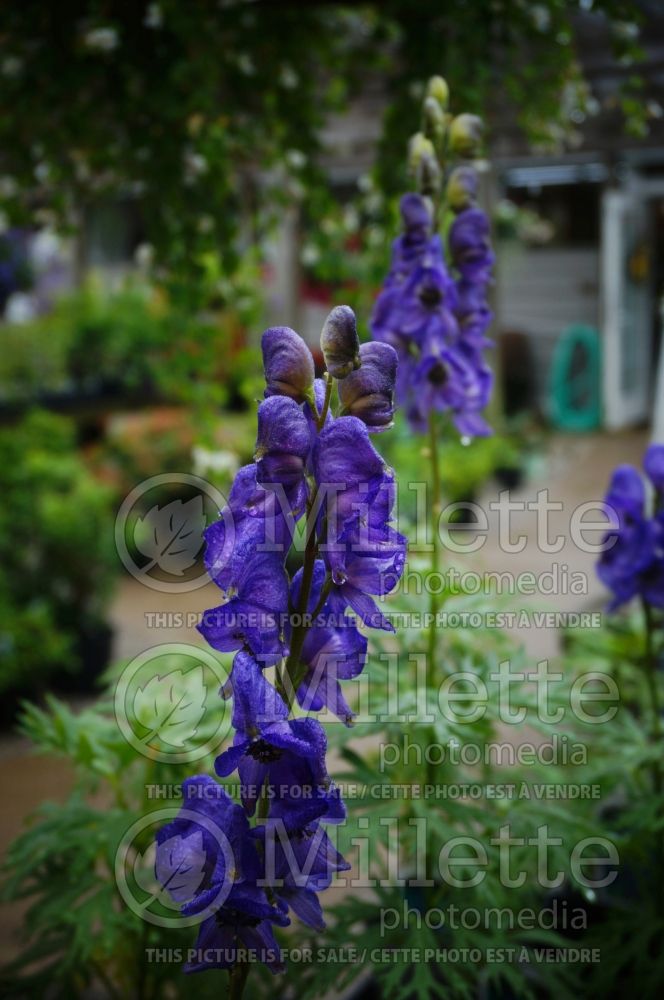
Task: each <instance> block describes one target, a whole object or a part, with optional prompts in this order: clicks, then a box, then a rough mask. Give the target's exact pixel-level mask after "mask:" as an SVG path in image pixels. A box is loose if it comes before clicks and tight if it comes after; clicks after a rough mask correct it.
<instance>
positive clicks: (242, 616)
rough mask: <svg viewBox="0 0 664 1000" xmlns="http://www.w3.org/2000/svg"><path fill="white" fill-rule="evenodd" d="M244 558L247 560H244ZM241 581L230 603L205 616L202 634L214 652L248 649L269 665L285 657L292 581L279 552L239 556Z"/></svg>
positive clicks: (238, 563) (200, 628)
mask: <svg viewBox="0 0 664 1000" xmlns="http://www.w3.org/2000/svg"><path fill="white" fill-rule="evenodd" d="M241 555H244V559H243V560H242V559H241V558H240V556H241ZM236 569H237V581H236V584H235V589H234V591H228V592H229V593H233V594H234V596H231V598H230V600H229V601H227V602H226V603H225V604H220V605H219V606H218V607H216V608H211V609H210V610H209V611H206V612H205V613H204V614H203V619H202V621H201V623H200V624H199V625H198V626H197V628H198V631H199V632H200V633H201V635H202V636H203V637H204V638H205V640H206V641H207V642H208V643H209V644H210V645H211V646H212V648H213V649H218V650H219V651H220V652H222V653H224V652H229V651H230V650H233V649H242V648H243V647H244V646H246V647H247V648H248V649H250V650H251V651H252V653H253V654H254V655H255V656H257V657H260V658H261V659H264V660H265V662H272V663H274V662H276V661H277V660H280V659H281V657H282V656H283V643H282V641H281V631H282V623H283V619H284V616H285V614H286V611H287V609H288V581H287V579H286V573H285V570H284V566H283V557H282V556H281V555H280V554H279V553H278V552H256V551H252V549H251V546H248V548H247V551H246V552H243V553H238V558H237V564H236Z"/></svg>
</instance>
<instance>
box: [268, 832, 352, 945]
mask: <svg viewBox="0 0 664 1000" xmlns="http://www.w3.org/2000/svg"><path fill="white" fill-rule="evenodd" d="M284 834H285V831H284V829H283V826H282V825H281V824H280V823H278V822H276V823H275V822H274V821H272V820H268V821H267V823H266V824H265V826H264V827H259V828H258V829H257V830H256V836H257V837H258V838H259V839H260V840H261V842H262V847H263V855H264V858H265V878H266V879H267V880H268V881H269V883H270V885H272V886H273V892H274V895H275V896H276V897H277V899H278V900H279V901H280V902H281V903H283V904H284V905H285V906H287V907H288V908H289V909H290V910H292V911H293V913H294V914H295V916H296V917H298V918H299V919H300V920H301V921H302V922H303V923H304V924H307V926H309V927H313V928H314V929H315V930H318V931H322V930H324V929H325V921H324V920H323V912H322V910H321V906H320V902H319V900H318V895H317V893H319V892H321V890H323V889H327V888H328V887H329V885H330V884H331V882H332V879H333V877H334V875H335V874H336V873H337V872H340V871H348V870H349V869H350V865H349V864H348V862H347V861H346V860H345V859H344V858H343V857H342V856H341V855H340V854H339V852H338V851H337V850H336V849H335V848H334V846H333V845H332V842H331V841H330V838H329V837H328V835H327V834H326V832H325V830H324V829H323V827H322V826H321V825H320V824H319V823H312V824H311V825H310V826H307V827H305V828H304V829H303V830H300V831H298V833H297V834H296V835H293V834H287V833H286V835H284Z"/></svg>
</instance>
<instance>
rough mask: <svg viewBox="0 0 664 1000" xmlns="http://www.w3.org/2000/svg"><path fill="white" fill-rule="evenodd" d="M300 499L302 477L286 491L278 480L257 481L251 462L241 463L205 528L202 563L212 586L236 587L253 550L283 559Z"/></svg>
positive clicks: (300, 508) (302, 502) (302, 499)
mask: <svg viewBox="0 0 664 1000" xmlns="http://www.w3.org/2000/svg"><path fill="white" fill-rule="evenodd" d="M305 501H306V495H305V493H304V491H303V489H302V483H301V482H298V483H296V485H295V486H294V487H293V488H289V489H288V490H286V489H284V488H283V486H281V484H264V485H261V484H259V483H257V481H256V465H255V463H254V464H251V465H245V466H243V467H242V468H241V469H240V470H239V471H238V472H237V474H236V476H235V481H234V482H233V486H232V488H231V491H230V494H229V497H228V504H227V506H226V507H224V509H223V510H222V511H221V515H220V519H219V520H218V521H215V522H214V524H211V525H210V526H209V527H208V528H207V529H206V531H205V543H206V548H205V565H206V567H207V571H208V573H209V574H210V576H211V578H212V579H213V580H214V582H215V583H216V584H217V586H219V587H221V589H222V590H225V591H228V590H231V589H233V588H236V587H237V583H238V580H239V578H240V575H241V572H242V569H243V566H244V564H245V562H246V559H247V557H248V556H250V555H252V554H253V553H254V552H269V551H272V552H278V553H280V554H281V557H282V559H285V558H286V554H287V552H288V550H289V548H290V546H291V543H292V540H293V531H294V528H295V523H296V521H297V520H298V519H299V518H300V517H301V516H302V514H303V513H304V506H305Z"/></svg>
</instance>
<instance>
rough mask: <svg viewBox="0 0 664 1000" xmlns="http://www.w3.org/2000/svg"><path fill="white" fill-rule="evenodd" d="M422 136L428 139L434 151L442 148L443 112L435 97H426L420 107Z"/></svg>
mask: <svg viewBox="0 0 664 1000" xmlns="http://www.w3.org/2000/svg"><path fill="white" fill-rule="evenodd" d="M422 118H423V122H424V125H423V128H424V134H425V136H426V137H427V139H430V140H431V142H432V143H433V144H434V146H435V147H436V149H440V148H441V147H442V143H443V138H444V137H445V124H446V122H445V112H444V111H443V109H442V108H441V106H440V104H439V103H438V101H437V100H436V98H435V97H427V98H426V100H425V102H424V104H423V106H422Z"/></svg>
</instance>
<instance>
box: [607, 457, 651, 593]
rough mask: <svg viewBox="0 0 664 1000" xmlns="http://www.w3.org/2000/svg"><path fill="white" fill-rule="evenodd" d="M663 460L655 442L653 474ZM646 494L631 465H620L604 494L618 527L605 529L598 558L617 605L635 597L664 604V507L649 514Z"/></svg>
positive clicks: (648, 468)
mask: <svg viewBox="0 0 664 1000" xmlns="http://www.w3.org/2000/svg"><path fill="white" fill-rule="evenodd" d="M658 462H659V455H658V453H657V451H655V452H653V449H652V447H651V448H650V449H649V450H648V452H646V455H645V458H644V467H645V468H646V471H647V472H648V475H650V476H652V477H653V480H654V479H655V477H656V476H657V473H658ZM645 500H646V492H645V486H644V483H643V480H642V478H641V476H640V475H639V473H638V471H637V470H636V469H635V468H633V467H632V466H631V465H620V466H618V468H617V469H615V470H614V473H613V475H612V477H611V482H610V484H609V490H608V492H607V494H606V497H605V503H606V504H607V506H608V507H609V508H610V513H611V516H612V519H613V521H614V527H612V528H611V529H610V530H609V531H608V532H607V534H606V535H605V537H604V543H605V545H606V548H605V550H604V551H603V552H602V553H601V555H600V557H599V559H598V561H597V575H598V576H599V578H600V580H601V581H602V583H604V585H605V586H606V587H608V588H609V590H611V591H612V592H613V600H612V602H611V604H610V608H611V609H612V610H613V609H615V608H617V607H619V606H620V605H621V604H625V603H626V602H627V601H630V600H631V599H632V598H634V597H640V598H642V599H643V600H645V601H646V602H647V603H648V604H651V605H653V606H654V607H658V608H664V518H663V516H662V514H661V513H657V514H656V515H655V516H654V517H653V518H648V517H647V516H646V513H645Z"/></svg>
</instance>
